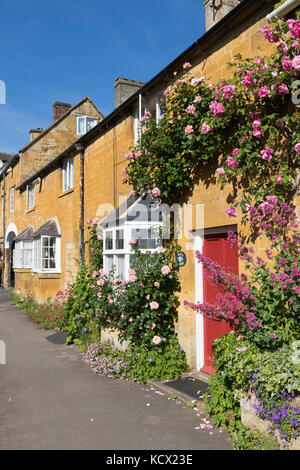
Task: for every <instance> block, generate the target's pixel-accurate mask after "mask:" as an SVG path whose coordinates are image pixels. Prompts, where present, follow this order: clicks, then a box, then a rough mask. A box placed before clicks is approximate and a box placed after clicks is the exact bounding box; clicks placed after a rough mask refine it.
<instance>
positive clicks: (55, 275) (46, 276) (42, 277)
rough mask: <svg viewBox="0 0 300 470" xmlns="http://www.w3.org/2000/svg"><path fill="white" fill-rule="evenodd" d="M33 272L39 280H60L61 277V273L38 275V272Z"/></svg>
mask: <svg viewBox="0 0 300 470" xmlns="http://www.w3.org/2000/svg"><path fill="white" fill-rule="evenodd" d="M32 272H33V273H34V274H36V275H37V277H38V279H60V277H61V273H46V272H44V273H37V272H36V271H32Z"/></svg>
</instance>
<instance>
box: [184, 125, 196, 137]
mask: <svg viewBox="0 0 300 470" xmlns="http://www.w3.org/2000/svg"><path fill="white" fill-rule="evenodd" d="M184 132H185V135H191V134H192V133H193V132H194V129H193V126H186V128H185V130H184Z"/></svg>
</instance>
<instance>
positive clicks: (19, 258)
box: [13, 240, 33, 269]
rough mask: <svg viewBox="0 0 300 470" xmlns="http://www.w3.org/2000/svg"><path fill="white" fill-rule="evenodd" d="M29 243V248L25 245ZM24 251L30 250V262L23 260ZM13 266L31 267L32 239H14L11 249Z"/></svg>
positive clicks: (15, 267)
mask: <svg viewBox="0 0 300 470" xmlns="http://www.w3.org/2000/svg"><path fill="white" fill-rule="evenodd" d="M25 243H27V244H28V243H30V244H31V246H30V248H29V247H28V246H27V247H26V246H25ZM25 251H26V252H27V251H31V255H30V257H29V259H30V262H29V263H26V262H25ZM13 268H14V269H32V268H33V240H16V242H15V248H14V250H13Z"/></svg>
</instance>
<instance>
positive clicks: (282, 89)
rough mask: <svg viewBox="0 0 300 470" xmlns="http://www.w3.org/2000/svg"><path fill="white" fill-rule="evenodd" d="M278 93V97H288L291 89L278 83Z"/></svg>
mask: <svg viewBox="0 0 300 470" xmlns="http://www.w3.org/2000/svg"><path fill="white" fill-rule="evenodd" d="M275 90H276V93H277V94H278V95H288V94H289V89H288V87H287V86H286V85H285V84H284V83H277V85H276V86H275Z"/></svg>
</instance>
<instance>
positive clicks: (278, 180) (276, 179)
mask: <svg viewBox="0 0 300 470" xmlns="http://www.w3.org/2000/svg"><path fill="white" fill-rule="evenodd" d="M281 182H282V173H278V175H276V176H275V183H276V184H280V183H281Z"/></svg>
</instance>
